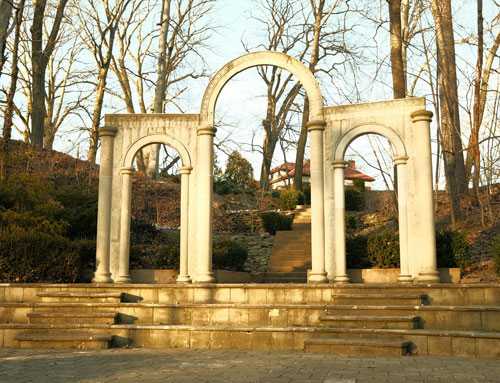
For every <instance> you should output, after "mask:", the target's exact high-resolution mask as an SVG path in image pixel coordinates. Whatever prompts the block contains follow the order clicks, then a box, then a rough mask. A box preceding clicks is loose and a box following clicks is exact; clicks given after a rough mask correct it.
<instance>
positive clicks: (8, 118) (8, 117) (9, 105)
mask: <svg viewBox="0 0 500 383" xmlns="http://www.w3.org/2000/svg"><path fill="white" fill-rule="evenodd" d="M24 2H25V0H21V1H20V2H19V4H18V6H17V9H16V13H15V15H16V16H15V26H16V31H15V35H14V51H13V52H12V70H11V74H10V88H9V93H8V94H7V100H6V106H5V112H4V121H3V130H2V133H3V136H2V140H1V141H0V146H1V149H0V155H1V156H2V158H1V162H2V163H1V166H0V169H1V174H0V179H2V180H3V179H5V178H6V176H7V174H8V167H9V166H8V164H7V159H8V158H9V143H10V138H11V134H12V118H13V115H14V95H15V94H16V87H17V77H18V73H19V68H18V66H17V57H18V52H19V36H20V34H21V24H22V22H23V11H24Z"/></svg>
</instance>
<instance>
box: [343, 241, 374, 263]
mask: <svg viewBox="0 0 500 383" xmlns="http://www.w3.org/2000/svg"><path fill="white" fill-rule="evenodd" d="M346 261H347V268H348V269H365V268H369V267H371V263H370V261H369V259H368V250H367V237H366V236H363V235H358V236H356V237H352V236H347V237H346Z"/></svg>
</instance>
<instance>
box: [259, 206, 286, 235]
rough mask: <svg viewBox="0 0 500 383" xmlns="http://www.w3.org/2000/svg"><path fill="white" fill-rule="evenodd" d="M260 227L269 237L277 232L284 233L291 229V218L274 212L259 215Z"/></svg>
mask: <svg viewBox="0 0 500 383" xmlns="http://www.w3.org/2000/svg"><path fill="white" fill-rule="evenodd" d="M260 219H261V221H262V227H263V228H264V230H265V231H267V232H268V233H269V234H271V235H275V234H276V232H277V231H285V230H291V229H292V221H293V219H292V218H291V217H288V216H286V215H284V214H280V213H276V212H273V211H272V212H267V213H262V214H261V215H260Z"/></svg>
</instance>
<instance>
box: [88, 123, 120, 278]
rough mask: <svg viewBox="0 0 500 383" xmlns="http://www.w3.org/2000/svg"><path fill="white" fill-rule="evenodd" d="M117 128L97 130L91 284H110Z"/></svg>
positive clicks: (105, 127)
mask: <svg viewBox="0 0 500 383" xmlns="http://www.w3.org/2000/svg"><path fill="white" fill-rule="evenodd" d="M117 132H118V129H117V128H113V127H107V126H104V127H102V128H99V137H100V138H101V154H100V158H101V161H100V168H99V201H98V204H97V237H96V271H95V273H94V278H93V279H92V282H93V283H112V282H113V280H112V279H111V273H110V271H109V264H110V262H109V250H110V245H111V200H112V198H111V192H112V186H113V153H114V140H115V137H116V133H117Z"/></svg>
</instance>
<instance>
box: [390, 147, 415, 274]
mask: <svg viewBox="0 0 500 383" xmlns="http://www.w3.org/2000/svg"><path fill="white" fill-rule="evenodd" d="M407 161H408V157H407V156H400V157H394V163H395V164H396V169H397V175H398V213H399V219H398V221H399V256H400V272H399V277H398V282H402V283H409V282H412V278H411V275H410V269H409V260H408V202H407V200H408V199H407V190H406V162H407Z"/></svg>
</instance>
